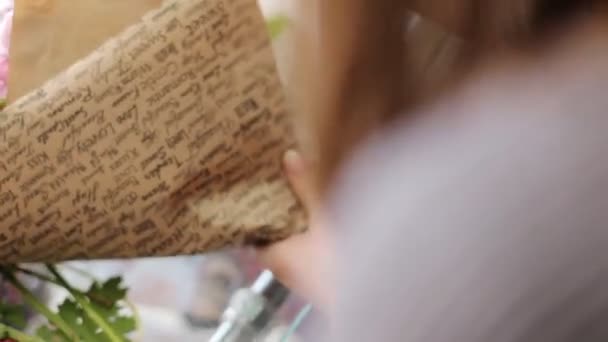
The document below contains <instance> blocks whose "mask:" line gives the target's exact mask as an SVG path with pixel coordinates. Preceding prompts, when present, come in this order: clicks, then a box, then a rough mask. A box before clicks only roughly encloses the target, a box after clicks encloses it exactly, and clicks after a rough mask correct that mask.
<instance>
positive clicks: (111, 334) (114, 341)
mask: <svg viewBox="0 0 608 342" xmlns="http://www.w3.org/2000/svg"><path fill="white" fill-rule="evenodd" d="M46 268H47V269H48V270H49V272H51V274H52V275H53V276H55V278H56V279H57V280H58V281H59V283H60V284H61V285H62V286H63V287H64V288H65V289H66V290H68V291H69V292H70V294H72V296H73V297H74V299H75V300H76V301H77V302H78V304H79V305H80V306H81V307H82V309H83V310H84V311H85V312H86V313H87V315H88V316H89V317H90V318H91V320H93V322H95V323H96V324H97V326H99V328H100V329H101V330H102V331H103V332H104V334H106V335H107V336H108V338H109V339H110V341H111V342H123V339H122V338H121V337H120V336H119V335H118V334H117V333H116V332H115V331H114V329H112V327H110V326H109V325H108V323H107V322H106V321H105V320H104V319H103V317H101V316H99V315H98V314H97V312H95V310H94V309H93V308H92V307H91V305H90V304H89V302H88V300H87V298H86V296H84V295H83V294H82V293H81V292H80V291H77V290H75V289H73V288H72V287H71V286H70V285H69V284H68V283H67V281H65V279H64V278H63V276H61V274H60V273H59V271H57V268H56V267H55V266H54V265H50V264H47V265H46Z"/></svg>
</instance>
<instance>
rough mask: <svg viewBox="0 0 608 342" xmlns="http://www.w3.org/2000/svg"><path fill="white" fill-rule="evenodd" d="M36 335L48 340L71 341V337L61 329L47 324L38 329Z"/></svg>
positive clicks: (56, 341) (50, 341)
mask: <svg viewBox="0 0 608 342" xmlns="http://www.w3.org/2000/svg"><path fill="white" fill-rule="evenodd" d="M36 336H38V337H40V338H41V339H43V340H45V341H46V342H71V341H70V339H68V338H67V337H66V336H65V335H64V334H62V333H61V332H60V331H58V330H55V329H51V328H50V327H48V326H46V325H43V326H41V327H40V328H38V330H36Z"/></svg>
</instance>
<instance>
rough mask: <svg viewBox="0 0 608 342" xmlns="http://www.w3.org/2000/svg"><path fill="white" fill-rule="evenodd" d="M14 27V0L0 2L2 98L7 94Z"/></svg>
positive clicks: (0, 94) (0, 82) (0, 93)
mask: <svg viewBox="0 0 608 342" xmlns="http://www.w3.org/2000/svg"><path fill="white" fill-rule="evenodd" d="M12 26H13V0H0V98H2V99H4V98H5V97H6V93H7V82H8V62H9V61H8V56H9V47H10V40H11V28H12Z"/></svg>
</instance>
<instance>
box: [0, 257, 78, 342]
mask: <svg viewBox="0 0 608 342" xmlns="http://www.w3.org/2000/svg"><path fill="white" fill-rule="evenodd" d="M0 274H2V276H4V278H6V280H8V281H9V282H10V283H11V284H12V285H13V286H14V287H15V288H16V289H17V290H19V292H20V293H21V295H22V296H23V300H24V301H25V302H26V303H27V304H29V305H30V306H31V307H32V308H34V309H35V310H36V311H38V312H39V313H41V314H42V315H44V317H46V319H48V320H49V322H51V323H53V325H55V327H57V329H59V330H60V331H61V332H63V333H64V334H65V335H66V336H67V337H68V338H69V339H71V340H73V341H79V338H78V334H76V333H75V332H74V331H73V330H72V329H71V328H70V327H69V325H68V324H67V323H66V322H65V321H64V320H63V319H62V318H61V317H60V316H59V315H57V314H56V313H54V312H52V311H51V310H49V308H47V307H46V305H44V304H43V303H41V302H40V301H39V300H38V299H37V298H36V296H34V294H33V293H32V292H31V291H30V290H28V289H27V288H26V287H25V286H24V285H23V284H22V283H21V282H20V281H19V280H18V279H17V278H16V277H15V275H14V274H13V273H12V272H11V271H9V270H7V269H5V268H2V269H0Z"/></svg>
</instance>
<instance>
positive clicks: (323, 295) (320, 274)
mask: <svg viewBox="0 0 608 342" xmlns="http://www.w3.org/2000/svg"><path fill="white" fill-rule="evenodd" d="M283 165H284V169H285V174H286V176H287V178H288V179H289V182H290V184H291V187H292V188H293V191H294V192H295V194H296V196H297V197H298V198H299V199H300V201H301V202H302V204H303V206H304V207H305V210H306V211H307V213H308V216H309V222H310V227H309V230H308V231H307V232H305V233H304V234H299V235H296V236H292V237H291V238H289V239H287V240H285V241H281V242H278V243H276V244H273V245H271V246H268V247H266V248H263V249H260V250H259V251H258V252H259V253H258V255H259V258H260V260H261V261H262V263H263V264H264V265H266V267H268V268H269V269H270V270H271V271H272V272H273V273H274V274H275V276H276V277H277V278H278V279H280V280H281V281H282V282H283V283H284V284H285V285H287V286H288V287H290V288H291V289H293V290H294V291H296V292H298V293H300V294H301V295H303V296H305V297H307V298H308V299H309V300H310V301H312V302H313V303H315V304H316V305H319V306H322V307H324V306H327V302H328V301H329V300H328V295H329V293H330V291H328V285H327V284H326V281H327V277H326V274H327V272H328V269H329V267H330V265H332V263H331V260H330V258H329V257H328V256H329V253H330V251H329V250H328V249H329V247H328V241H327V237H326V235H325V234H326V232H325V231H324V227H323V226H322V225H321V224H320V217H319V216H321V215H320V212H319V209H320V208H319V201H318V197H317V195H316V193H315V191H314V190H313V187H312V182H311V178H310V167H309V164H308V163H307V162H306V161H305V159H304V158H303V157H302V155H301V154H300V153H299V152H297V151H293V150H292V151H288V152H287V153H285V155H284V158H283Z"/></svg>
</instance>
